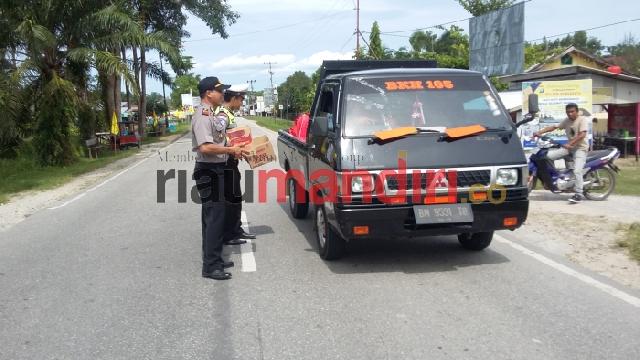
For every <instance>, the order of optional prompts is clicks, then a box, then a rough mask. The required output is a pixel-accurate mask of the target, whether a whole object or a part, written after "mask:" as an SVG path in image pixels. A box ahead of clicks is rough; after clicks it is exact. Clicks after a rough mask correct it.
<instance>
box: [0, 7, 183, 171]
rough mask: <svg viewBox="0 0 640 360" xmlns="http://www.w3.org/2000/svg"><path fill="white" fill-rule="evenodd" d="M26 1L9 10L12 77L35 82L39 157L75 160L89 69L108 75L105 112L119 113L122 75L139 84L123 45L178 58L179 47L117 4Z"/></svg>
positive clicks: (54, 161) (58, 162)
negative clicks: (16, 59) (74, 136)
mask: <svg viewBox="0 0 640 360" xmlns="http://www.w3.org/2000/svg"><path fill="white" fill-rule="evenodd" d="M27 2H28V3H30V4H23V5H17V8H16V9H14V10H12V18H13V19H19V22H17V26H16V34H17V39H18V49H19V51H20V52H21V54H22V59H21V61H20V64H19V65H18V66H17V68H16V70H15V75H14V76H16V77H17V78H19V79H20V80H21V81H22V83H23V84H25V85H26V84H39V86H38V88H37V89H36V92H35V99H33V103H34V104H35V108H36V123H37V125H36V131H35V133H36V134H35V137H34V141H35V143H36V144H37V145H36V146H35V149H36V152H37V154H38V160H39V162H40V163H41V164H43V165H65V164H69V163H70V162H72V161H73V159H74V156H73V151H72V147H71V143H70V140H69V139H70V122H71V121H72V120H74V119H75V118H76V117H77V115H78V111H77V110H78V106H79V104H81V103H82V101H83V100H85V98H86V96H85V92H86V88H87V81H88V80H87V79H88V74H89V72H90V70H91V69H94V70H95V71H97V73H98V74H99V76H100V78H102V79H106V87H107V91H106V94H107V95H109V94H113V95H114V96H113V98H112V97H111V96H107V97H106V99H105V104H106V107H107V110H108V112H107V115H109V114H112V113H113V111H116V112H119V111H118V110H119V103H116V100H117V98H116V97H115V94H116V92H117V93H118V96H119V93H120V90H119V84H120V78H122V79H124V81H125V82H126V83H127V84H128V85H129V86H131V88H133V89H134V91H136V90H135V89H137V88H138V87H137V84H136V80H135V77H134V75H133V73H132V71H131V68H130V66H129V65H130V64H128V63H127V62H123V61H122V58H121V57H120V49H121V47H123V46H124V47H131V46H144V47H146V48H152V49H157V50H158V51H160V52H161V53H163V54H164V55H165V56H166V57H168V58H172V59H176V58H179V51H178V49H176V47H175V46H172V45H171V44H170V43H169V42H168V41H167V36H166V35H165V34H163V33H161V32H156V33H151V34H147V33H145V32H144V31H143V30H142V29H141V27H140V26H139V24H138V23H137V22H136V21H134V20H133V19H131V17H130V16H129V15H128V14H126V13H125V12H123V11H121V10H120V9H119V8H118V7H117V6H115V5H111V6H107V7H105V8H102V9H100V10H97V11H95V10H88V9H87V6H86V5H87V1H67V2H54V1H46V0H44V1H27ZM33 2H37V3H39V4H38V5H39V6H34V5H35V4H33ZM89 8H91V7H89ZM94 9H95V8H94ZM3 11H4V9H3ZM116 84H117V86H116ZM116 88H117V91H115V89H116ZM109 110H111V111H109Z"/></svg>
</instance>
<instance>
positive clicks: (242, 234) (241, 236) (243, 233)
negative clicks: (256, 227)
mask: <svg viewBox="0 0 640 360" xmlns="http://www.w3.org/2000/svg"><path fill="white" fill-rule="evenodd" d="M237 237H238V239H249V240H253V239H255V238H256V234H252V233H248V232H246V231H244V229H242V228H240V233H239V234H238V236H237Z"/></svg>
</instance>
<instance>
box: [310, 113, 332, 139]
mask: <svg viewBox="0 0 640 360" xmlns="http://www.w3.org/2000/svg"><path fill="white" fill-rule="evenodd" d="M311 134H312V135H314V136H320V137H324V136H327V134H329V119H327V118H326V117H325V116H320V117H316V118H315V119H313V123H312V124H311Z"/></svg>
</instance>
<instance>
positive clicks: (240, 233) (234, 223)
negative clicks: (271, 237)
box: [217, 85, 256, 245]
mask: <svg viewBox="0 0 640 360" xmlns="http://www.w3.org/2000/svg"><path fill="white" fill-rule="evenodd" d="M246 90H247V89H246V86H243V85H233V86H231V87H230V88H229V89H227V90H226V92H227V93H232V94H238V95H242V94H243V93H245V92H246ZM217 112H218V115H219V116H224V117H225V118H226V119H227V129H231V128H234V127H236V117H235V115H234V114H233V112H232V111H231V110H229V109H228V108H226V107H225V106H220V107H219V108H218V110H217ZM238 164H239V160H238V159H236V158H233V157H229V159H228V160H227V163H226V165H225V172H224V174H225V176H224V181H225V187H224V194H225V200H226V202H227V207H226V208H227V212H226V214H225V234H224V241H225V244H228V245H238V244H243V243H245V242H246V241H244V240H241V239H255V238H256V237H255V235H253V234H251V233H248V232H246V231H244V229H242V188H241V186H240V180H241V175H240V170H239V169H238Z"/></svg>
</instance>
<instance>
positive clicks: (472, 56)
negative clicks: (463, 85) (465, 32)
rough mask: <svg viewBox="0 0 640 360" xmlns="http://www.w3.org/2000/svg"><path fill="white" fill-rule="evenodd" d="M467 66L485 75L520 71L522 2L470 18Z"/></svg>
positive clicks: (521, 64) (521, 56) (522, 48)
mask: <svg viewBox="0 0 640 360" xmlns="http://www.w3.org/2000/svg"><path fill="white" fill-rule="evenodd" d="M469 69H471V70H474V71H479V72H481V73H483V74H485V75H487V76H494V75H510V74H518V73H521V72H523V70H524V3H523V2H521V3H518V4H515V5H513V6H510V7H508V8H505V9H502V10H496V11H492V12H490V13H488V14H485V15H482V16H477V17H474V18H471V19H470V20H469Z"/></svg>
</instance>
